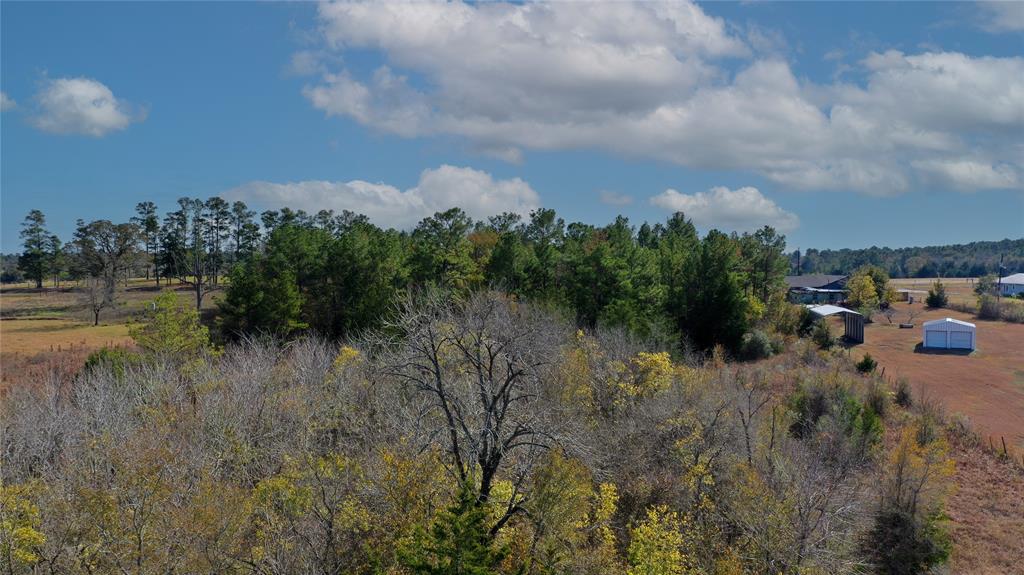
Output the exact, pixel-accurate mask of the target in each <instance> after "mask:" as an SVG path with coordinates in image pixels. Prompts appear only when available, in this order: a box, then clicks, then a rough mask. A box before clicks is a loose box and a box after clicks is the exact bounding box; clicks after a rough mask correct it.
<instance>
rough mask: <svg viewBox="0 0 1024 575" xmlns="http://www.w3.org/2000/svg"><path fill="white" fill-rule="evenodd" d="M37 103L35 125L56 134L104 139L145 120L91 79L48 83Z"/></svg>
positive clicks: (102, 85)
mask: <svg viewBox="0 0 1024 575" xmlns="http://www.w3.org/2000/svg"><path fill="white" fill-rule="evenodd" d="M36 103H37V105H38V111H37V113H36V115H35V116H34V117H33V118H32V123H33V124H34V125H35V126H36V127H37V128H39V129H40V130H44V131H46V132H52V133H55V134H83V135H87V136H94V137H100V136H103V135H106V134H108V133H110V132H113V131H117V130H123V129H125V128H127V127H128V126H129V125H130V124H131V123H132V122H137V121H142V119H143V115H142V114H141V113H139V112H136V111H133V109H132V106H131V105H130V104H128V103H127V102H125V101H123V100H119V99H117V98H115V97H114V93H113V92H111V91H110V88H108V87H107V86H105V85H104V84H103V83H101V82H99V81H97V80H93V79H91V78H55V79H52V80H47V81H46V82H45V84H44V85H43V88H42V89H41V90H40V91H39V93H38V94H37V95H36Z"/></svg>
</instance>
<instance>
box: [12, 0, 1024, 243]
mask: <svg viewBox="0 0 1024 575" xmlns="http://www.w3.org/2000/svg"><path fill="white" fill-rule="evenodd" d="M1022 7H1024V3H1016V4H1012V3H1006V4H958V3H935V4H930V3H847V4H838V3H760V2H757V3H707V4H699V5H691V4H686V3H670V4H664V5H663V4H654V3H644V4H624V3H616V4H589V5H581V4H553V5H549V4H536V5H521V4H516V5H502V4H484V5H462V4H448V5H442V6H438V5H409V4H404V5H383V4H373V5H360V4H341V5H318V4H313V3H289V4H275V3H12V2H3V3H2V4H0V25H2V35H0V44H2V46H0V48H2V52H0V59H2V62H0V63H2V70H0V88H2V91H3V96H4V104H3V107H4V111H3V113H2V115H0V194H2V197H0V200H2V222H0V223H2V226H3V227H2V234H0V242H2V244H0V249H2V250H3V251H4V252H10V251H15V250H17V249H18V243H19V240H18V231H19V227H20V222H21V220H22V219H23V217H24V215H25V213H27V212H28V210H30V209H33V208H38V209H41V210H43V211H44V212H45V213H46V215H47V219H48V222H49V224H50V227H51V229H52V230H53V231H55V232H57V233H59V234H60V235H61V236H62V237H64V238H65V239H66V238H68V237H70V233H71V231H72V230H73V228H74V222H75V220H76V219H78V218H83V219H86V220H89V219H99V218H107V219H112V220H115V221H123V220H126V219H127V218H129V217H130V216H131V215H132V211H133V208H134V205H135V204H136V203H137V202H140V201H145V200H150V201H154V202H156V203H157V204H158V206H159V207H160V208H161V211H165V210H167V209H170V208H171V207H172V206H173V204H174V202H175V200H176V199H177V198H179V197H181V196H198V197H208V196H211V195H223V196H225V197H228V198H230V199H243V200H245V201H247V202H248V203H249V204H250V205H252V206H253V207H256V208H258V209H265V208H272V207H280V206H281V205H285V204H287V205H291V206H293V207H299V208H305V209H307V210H308V211H315V210H316V209H319V208H331V209H335V210H340V209H344V208H347V209H352V210H354V211H361V212H365V213H368V214H369V215H370V216H371V217H372V218H373V219H374V220H375V221H377V223H379V224H381V225H385V226H387V225H393V226H398V227H408V226H411V225H413V224H414V223H415V221H417V220H418V219H419V218H421V217H422V216H423V215H425V214H428V213H430V212H431V211H433V210H434V209H441V208H444V207H448V205H453V204H454V205H460V206H463V207H464V208H466V209H467V211H469V212H470V213H471V214H472V215H474V216H477V217H482V216H485V215H487V214H489V213H494V212H498V211H503V210H511V211H519V212H528V211H529V210H530V209H532V208H534V207H537V206H540V205H543V206H545V207H551V208H554V209H556V210H557V211H558V212H559V214H560V215H562V216H563V217H564V218H566V220H568V221H576V220H578V221H586V222H591V223H605V222H608V221H610V220H611V219H612V218H613V217H614V215H615V214H617V213H622V214H625V215H627V216H629V217H630V218H631V220H633V221H634V222H637V223H639V222H640V221H642V220H649V221H656V220H663V219H664V218H666V217H668V215H669V214H670V213H671V212H672V211H673V210H675V209H682V210H683V211H684V212H686V213H687V214H688V215H690V216H691V217H693V218H694V219H695V221H696V222H697V223H698V225H699V227H701V228H702V229H708V228H710V227H718V228H720V229H726V230H733V229H737V230H742V229H749V228H751V227H755V226H757V225H760V224H761V223H771V224H773V225H776V226H777V227H779V228H781V229H783V230H784V231H785V233H786V234H787V236H788V238H789V245H790V247H791V248H792V247H801V248H808V247H863V246H869V245H890V246H905V245H930V244H938V243H952V242H965V241H972V240H986V239H1001V238H1004V237H1021V236H1024V136H1022V134H1024V8H1022ZM626 23H628V24H626ZM947 221H953V222H955V225H953V226H946V225H944V222H947Z"/></svg>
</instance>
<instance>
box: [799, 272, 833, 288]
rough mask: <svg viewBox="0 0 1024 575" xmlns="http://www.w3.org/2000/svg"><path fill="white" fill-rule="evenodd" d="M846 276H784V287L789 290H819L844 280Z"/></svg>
mask: <svg viewBox="0 0 1024 575" xmlns="http://www.w3.org/2000/svg"><path fill="white" fill-rule="evenodd" d="M846 278H847V276H837V275H828V274H810V275H806V276H786V285H788V286H789V287H791V288H820V287H824V286H827V285H829V284H831V283H835V282H837V281H840V280H844V279H846Z"/></svg>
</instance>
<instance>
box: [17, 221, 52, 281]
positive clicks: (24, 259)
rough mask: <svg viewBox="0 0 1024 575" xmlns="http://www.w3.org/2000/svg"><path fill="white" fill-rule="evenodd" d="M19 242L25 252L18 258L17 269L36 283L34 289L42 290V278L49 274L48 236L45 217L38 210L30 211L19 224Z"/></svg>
mask: <svg viewBox="0 0 1024 575" xmlns="http://www.w3.org/2000/svg"><path fill="white" fill-rule="evenodd" d="M21 227H22V230H21V240H22V244H23V245H24V247H25V251H23V252H22V253H21V256H20V257H18V268H19V269H20V270H21V271H22V272H23V273H24V274H25V277H27V278H28V279H30V280H33V281H35V282H36V289H42V287H43V278H45V277H46V276H47V273H48V272H49V253H48V252H47V247H48V244H49V241H50V234H49V232H47V231H46V216H44V215H43V212H41V211H39V210H32V211H31V212H29V213H28V215H27V216H25V221H24V222H22V224H21Z"/></svg>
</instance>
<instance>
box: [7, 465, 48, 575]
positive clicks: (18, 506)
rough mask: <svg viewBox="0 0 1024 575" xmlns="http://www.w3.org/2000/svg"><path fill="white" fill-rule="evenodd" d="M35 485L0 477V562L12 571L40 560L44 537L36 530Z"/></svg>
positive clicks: (37, 519)
mask: <svg viewBox="0 0 1024 575" xmlns="http://www.w3.org/2000/svg"><path fill="white" fill-rule="evenodd" d="M35 490H36V486H34V485H32V484H25V483H23V484H12V485H5V484H4V483H3V481H2V480H0V563H3V564H4V565H6V566H8V568H9V569H10V571H11V572H12V573H20V572H21V569H22V568H30V567H32V566H33V565H35V564H36V563H38V562H39V550H40V549H41V548H42V546H43V544H44V543H46V537H45V536H43V533H42V532H41V531H40V530H39V523H40V521H39V508H38V507H36V504H35V503H34V502H33V501H32V497H33V495H34V494H35Z"/></svg>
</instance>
